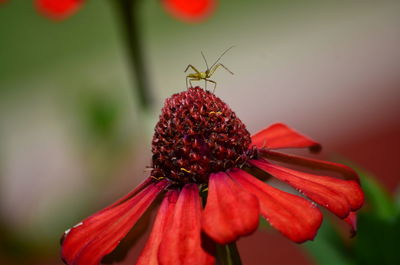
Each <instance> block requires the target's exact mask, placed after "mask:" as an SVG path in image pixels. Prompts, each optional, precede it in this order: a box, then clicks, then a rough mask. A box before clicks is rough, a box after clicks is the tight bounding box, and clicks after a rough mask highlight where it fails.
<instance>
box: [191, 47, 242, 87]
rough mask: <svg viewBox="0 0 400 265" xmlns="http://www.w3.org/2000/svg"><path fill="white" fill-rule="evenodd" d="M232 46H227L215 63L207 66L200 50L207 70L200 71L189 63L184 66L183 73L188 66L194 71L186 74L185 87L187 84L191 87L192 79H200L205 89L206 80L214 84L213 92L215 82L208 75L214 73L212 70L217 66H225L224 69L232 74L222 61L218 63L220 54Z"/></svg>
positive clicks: (215, 85)
mask: <svg viewBox="0 0 400 265" xmlns="http://www.w3.org/2000/svg"><path fill="white" fill-rule="evenodd" d="M233 47H234V46H231V47H229V48H228V49H226V50H225V51H224V52H223V53H222V54H221V56H220V57H219V58H218V59H217V60H216V61H215V63H213V65H211V67H208V63H207V60H206V57H205V56H204V54H203V52H201V56H203V59H204V61H205V63H206V66H207V70H206V71H204V72H200V71H199V70H197V69H196V67H194V66H193V65H191V64H189V65H188V66H187V67H186V70H185V73H186V72H187V70H189V68H192V70H193V71H195V73H191V74H188V75H187V76H186V87H187V88H189V84H190V86H191V87H192V86H193V85H192V81H200V80H204V83H205V89H207V81H208V82H210V83H213V84H214V89H213V92H214V91H215V88H216V87H217V82H215V81H214V80H211V79H210V77H211V76H212V75H213V74H214V72H215V71H216V70H217V69H218V67H220V66H222V67H223V68H225V70H226V71H228V72H229V73H230V74H232V75H233V73H232V72H231V71H230V70H229V69H228V68H227V67H226V66H225V65H223V64H222V63H218V62H219V60H220V59H221V58H222V56H224V55H225V53H227V52H228V51H229V50H230V49H232V48H233Z"/></svg>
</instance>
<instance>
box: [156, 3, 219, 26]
mask: <svg viewBox="0 0 400 265" xmlns="http://www.w3.org/2000/svg"><path fill="white" fill-rule="evenodd" d="M162 4H163V7H164V8H165V10H166V11H167V12H168V13H169V14H171V15H172V16H174V17H176V18H177V19H179V20H182V21H184V22H201V21H203V20H204V19H206V18H207V17H209V16H210V15H211V14H212V13H213V11H214V10H215V8H216V0H162Z"/></svg>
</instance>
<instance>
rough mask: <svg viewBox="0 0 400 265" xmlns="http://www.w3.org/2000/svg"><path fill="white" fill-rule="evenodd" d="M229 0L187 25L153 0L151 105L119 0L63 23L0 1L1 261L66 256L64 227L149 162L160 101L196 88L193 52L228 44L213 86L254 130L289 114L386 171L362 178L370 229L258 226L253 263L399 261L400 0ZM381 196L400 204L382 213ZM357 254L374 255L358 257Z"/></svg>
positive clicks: (249, 257) (146, 17) (344, 153)
mask: <svg viewBox="0 0 400 265" xmlns="http://www.w3.org/2000/svg"><path fill="white" fill-rule="evenodd" d="M218 3H219V4H218V8H217V10H216V12H215V13H214V14H213V15H212V16H211V17H210V18H209V19H208V20H206V21H204V22H202V23H198V24H185V23H182V22H180V21H178V20H175V19H174V18H172V17H171V16H169V15H168V14H167V13H166V12H165V11H164V10H163V9H162V6H161V5H160V3H159V1H157V0H146V1H144V0H143V1H142V5H141V6H140V11H139V12H138V14H140V22H141V24H140V28H141V41H142V43H143V45H144V54H143V56H144V58H145V62H146V65H145V67H146V68H147V70H148V71H149V77H150V78H149V82H150V85H151V88H152V91H151V93H152V95H153V97H154V106H153V108H152V110H151V111H150V112H144V111H142V110H141V109H140V107H139V104H138V102H137V99H136V97H135V92H134V90H135V87H134V82H132V80H134V78H135V76H132V74H131V73H132V71H131V69H130V67H129V61H128V57H127V51H126V45H125V43H124V36H123V35H122V31H121V29H120V23H119V22H120V21H119V19H118V18H117V15H118V13H117V12H116V10H115V6H114V5H113V3H112V0H108V1H107V0H96V1H94V0H92V1H87V2H86V3H85V5H84V7H83V8H82V9H81V10H80V11H79V12H78V13H77V14H75V15H74V16H72V17H71V18H69V19H67V20H65V21H62V22H53V21H50V20H48V19H46V18H44V17H42V16H40V15H39V14H37V12H36V10H35V9H34V8H33V5H32V2H31V1H26V0H10V1H9V2H8V3H5V4H2V5H0V263H1V264H61V261H59V257H58V251H59V246H58V240H59V237H60V235H61V234H62V232H63V231H64V230H66V229H67V228H68V227H70V226H71V225H73V224H75V223H77V222H78V221H79V220H80V219H82V218H83V217H85V216H88V215H90V214H91V213H93V212H94V211H95V210H98V209H100V208H102V207H104V206H105V205H107V204H108V203H110V202H111V201H113V200H114V199H116V198H118V197H120V196H121V195H122V194H124V193H126V192H127V191H129V190H130V189H131V188H132V187H134V186H135V185H136V184H137V183H139V182H140V181H141V180H142V179H143V178H144V177H145V176H146V174H148V173H146V172H145V171H144V168H145V167H146V166H148V165H150V141H151V137H152V130H153V127H154V125H155V122H156V121H157V117H158V115H159V109H160V107H161V106H162V102H163V100H164V98H166V97H168V96H169V95H171V94H172V93H176V92H179V91H182V90H184V89H186V86H185V74H184V73H183V70H184V69H185V67H186V66H187V64H189V63H190V64H193V65H195V66H198V67H199V68H205V65H204V63H203V61H202V58H201V55H200V51H203V52H204V53H205V54H206V56H207V58H208V61H209V62H212V61H213V60H215V59H216V58H217V57H218V56H219V55H220V53H221V52H222V51H223V50H225V49H226V48H228V47H230V46H231V45H235V48H234V49H233V50H232V51H230V52H229V53H228V54H227V55H226V56H225V57H224V58H223V60H222V61H223V63H224V64H225V65H226V66H228V67H229V69H231V70H232V71H233V72H234V73H235V75H234V76H231V75H229V74H228V73H226V72H224V71H223V70H221V71H219V72H217V73H216V74H215V80H217V82H218V86H217V91H216V94H217V95H218V96H219V97H221V98H222V99H223V100H224V101H225V102H227V103H228V104H229V105H230V106H231V107H232V108H233V109H234V110H235V111H236V112H237V114H238V116H239V117H240V118H241V119H242V120H243V121H244V122H245V123H246V124H247V125H248V128H249V130H250V132H252V133H253V132H255V131H257V130H259V129H261V128H263V127H265V126H267V125H268V124H270V123H272V122H276V121H281V122H285V123H287V124H289V125H290V126H293V127H294V128H296V129H298V130H299V131H302V132H304V133H306V134H308V135H310V136H312V137H313V138H315V139H317V140H319V141H321V142H322V143H323V145H324V146H325V147H326V148H325V151H324V153H323V154H322V155H323V156H325V157H331V155H332V154H339V155H340V156H341V157H346V159H348V160H347V161H349V160H350V161H352V162H355V163H357V164H358V165H360V167H362V168H365V169H366V170H367V171H368V172H371V173H372V174H373V175H375V176H377V177H372V179H375V180H374V181H376V182H379V183H382V184H380V185H383V188H382V190H381V189H378V188H375V187H376V184H371V185H370V186H368V185H369V184H364V183H363V184H364V186H366V189H368V188H370V189H372V191H371V192H370V193H367V194H369V196H370V198H371V199H370V200H373V201H374V200H375V201H377V202H376V203H375V205H378V206H375V207H373V206H372V207H369V206H366V207H365V213H364V214H365V215H366V216H368V217H366V218H365V219H361V220H362V221H360V229H361V228H363V227H364V228H363V229H362V231H364V234H363V233H361V232H360V234H359V236H358V237H357V238H355V239H352V240H344V241H342V240H343V239H342V238H343V236H340V234H337V233H336V232H334V231H336V230H335V228H332V227H334V225H332V224H330V223H329V222H328V221H325V223H324V226H323V228H322V231H321V233H320V235H319V237H318V238H317V239H316V241H315V242H314V243H311V244H309V243H308V245H306V246H305V247H304V248H303V247H299V246H297V245H294V244H292V243H290V242H289V241H288V240H286V239H284V238H283V237H281V236H280V235H279V234H278V233H276V232H274V231H270V230H267V231H264V230H263V229H260V231H259V232H257V233H256V234H255V235H252V236H250V237H248V238H245V239H243V240H241V241H240V242H239V248H240V250H241V253H242V255H243V261H244V264H317V263H319V264H377V263H375V262H376V261H379V264H395V263H392V262H393V261H394V260H395V259H396V258H397V253H396V255H395V256H394V257H392V256H390V255H393V253H394V252H393V251H392V249H390V248H386V247H384V250H379V246H386V245H390V244H395V243H394V242H395V241H393V235H398V233H399V230H400V229H399V218H398V217H397V219H396V214H397V215H398V210H396V209H397V208H396V207H398V206H396V204H395V201H394V199H393V198H392V197H393V194H395V192H396V188H397V186H398V184H399V179H400V178H399V177H400V173H399V172H400V166H399V165H400V163H399V162H400V161H399V158H400V151H399V150H400V120H399V114H400V105H399V102H400V76H399V69H400V50H399V48H398V47H400V15H399V14H400V1H390V0H387V1H305V0H301V1H288V0H281V1H272V0H271V1H261V0H251V1H250V0H249V1H241V0H221V1H218ZM200 85H202V83H201V84H200ZM369 174H370V173H368V174H365V175H369ZM370 178H371V177H370ZM371 187H372V188H371ZM374 189H378V191H376V192H374ZM383 190H387V191H388V192H387V194H386V192H385V191H383ZM371 194H372V195H371ZM377 194H378V195H377ZM382 194H386V195H382ZM397 200H398V199H397ZM382 205H384V206H382ZM385 205H386V206H387V205H389V206H387V207H386V206H385ZM397 205H398V204H397ZM382 207H383V208H384V209H386V208H390V209H392V210H388V212H387V213H386V215H385V216H384V217H382V218H380V217H381V216H380V215H379V213H377V211H379V209H381V208H382ZM385 207H386V208H385ZM384 211H385V210H384ZM329 217H330V216H329ZM329 217H328V218H329ZM396 220H397V221H396ZM396 222H397V223H396ZM387 230H388V231H387ZM385 231H386V232H385ZM391 233H393V235H392V236H391V237H389V238H387V237H385V236H383V234H385V235H387V234H391ZM396 233H397V234H396ZM369 235H371V237H372V238H373V239H371V237H369ZM360 238H361V239H360ZM365 238H366V239H365ZM357 240H359V242H358V243H357ZM332 242H334V243H332ZM338 242H339V243H338ZM360 242H361V243H360ZM365 242H366V243H365ZM377 242H379V244H376V243H377ZM385 242H386V244H385ZM389 243H390V244H389ZM354 246H357V247H354ZM375 249H376V253H375V254H376V255H375V256H373V255H374V254H373V253H374V250H375ZM135 251H140V248H139V250H134V251H133V252H132V253H131V254H129V256H128V260H127V261H126V262H125V263H126V264H128V263H129V264H130V263H132V262H133V260H134V255H135V253H134V252H135ZM385 251H389V253H392V254H388V253H386V252H385ZM390 251H392V252H390ZM343 253H347V254H346V255H344V256H343ZM357 253H358V254H357ZM360 253H361V254H363V253H364V254H365V253H372V254H371V255H372V256H373V257H367V258H365V257H364V256H363V255H361V256H362V258H360V259H358V260H357V258H356V257H359V256H360V255H359V254H360ZM384 253H385V254H384ZM387 257H389V258H387ZM324 258H325V259H324ZM335 258H336V259H335ZM385 258H387V259H385ZM327 259H328V260H331V263H329V261H327ZM368 261H369V262H370V263H367V262H368ZM372 261H373V262H372Z"/></svg>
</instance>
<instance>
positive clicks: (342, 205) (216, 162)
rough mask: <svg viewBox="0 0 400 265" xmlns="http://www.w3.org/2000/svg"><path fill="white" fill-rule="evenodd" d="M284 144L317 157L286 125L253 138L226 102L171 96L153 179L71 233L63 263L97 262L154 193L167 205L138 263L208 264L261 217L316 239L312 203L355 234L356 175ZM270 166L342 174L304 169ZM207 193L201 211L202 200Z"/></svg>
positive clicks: (199, 92) (194, 93)
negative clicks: (218, 248) (217, 248)
mask: <svg viewBox="0 0 400 265" xmlns="http://www.w3.org/2000/svg"><path fill="white" fill-rule="evenodd" d="M281 148H309V149H310V150H311V151H312V152H318V151H319V150H320V149H321V146H320V145H319V144H318V143H317V142H315V141H313V140H311V139H310V138H308V137H306V136H303V135H301V134H299V133H298V132H296V131H294V130H292V129H290V128H289V127H287V126H286V125H284V124H282V123H277V124H274V125H272V126H269V127H267V128H266V129H264V130H262V131H260V132H258V133H257V134H255V135H253V136H250V134H249V132H248V131H247V130H246V127H245V125H244V124H243V123H242V122H241V121H240V119H239V118H237V117H236V115H235V113H234V112H233V111H232V110H231V109H230V108H229V106H228V105H226V104H225V103H224V102H223V101H222V100H221V99H219V98H218V97H216V96H215V95H214V94H213V93H211V92H209V91H205V90H203V89H201V88H199V87H195V88H189V89H188V90H187V91H184V92H181V93H178V94H175V95H173V96H172V97H170V98H168V99H167V100H166V102H165V105H164V107H163V109H162V112H161V115H160V119H159V122H158V123H157V125H156V127H155V134H154V137H153V141H152V153H153V157H152V172H151V177H149V178H148V179H146V180H145V181H144V182H143V183H142V184H141V185H139V186H138V187H137V188H136V189H134V190H133V191H132V192H130V193H129V194H128V195H126V196H125V197H123V198H121V199H120V200H118V201H117V202H115V203H114V204H112V205H110V206H108V207H107V208H105V209H103V210H101V211H99V212H97V213H96V214H94V215H92V216H90V217H88V218H86V219H85V220H83V221H82V222H81V223H79V224H78V225H76V226H74V227H73V228H71V229H69V230H67V231H66V232H65V234H64V238H63V240H62V258H63V260H64V261H65V262H66V263H67V264H69V265H95V264H99V263H100V261H101V259H102V258H103V257H104V256H105V255H107V254H108V253H110V252H112V251H113V250H114V249H115V248H116V247H117V245H118V244H119V242H120V241H121V240H122V238H124V237H125V235H126V234H127V233H128V232H129V230H131V228H132V227H133V226H134V225H135V223H136V222H137V221H138V220H139V218H140V217H141V216H142V215H143V213H144V212H145V211H146V210H147V209H148V207H149V206H150V205H151V204H152V203H153V201H154V200H155V199H156V198H157V196H158V195H159V194H163V196H164V199H163V201H162V203H161V206H160V208H159V210H158V214H157V217H156V219H155V222H154V224H153V229H152V232H151V234H150V237H149V239H148V241H147V244H146V246H145V248H144V249H143V251H142V253H141V255H140V257H139V259H138V262H137V264H164V265H179V264H214V255H213V251H212V249H213V248H212V244H210V242H213V241H214V242H217V243H220V244H227V243H231V242H234V241H236V240H237V239H238V238H239V237H241V236H245V235H249V234H251V233H252V232H254V231H255V230H256V229H257V227H258V220H259V215H262V216H263V217H264V218H265V219H266V220H267V221H268V222H269V223H270V224H271V225H272V226H273V227H274V228H275V229H277V230H278V231H279V232H281V233H282V234H283V235H284V236H286V237H287V238H289V239H290V240H292V241H294V242H297V243H301V242H304V241H306V240H312V239H313V238H314V237H315V235H316V233H317V231H318V229H319V227H320V225H321V222H322V214H321V211H320V209H319V208H318V207H317V205H316V203H317V204H319V205H320V206H322V207H325V208H327V209H328V210H329V211H331V212H332V213H334V214H335V215H336V216H338V217H339V218H341V219H344V220H345V221H346V222H348V223H349V224H351V225H352V228H353V230H355V226H356V222H355V221H356V220H355V211H356V210H358V209H359V208H360V207H361V206H362V204H363V202H364V194H363V192H362V190H361V188H360V186H359V183H358V176H357V174H356V173H355V172H354V171H353V170H352V169H350V168H348V167H346V166H344V165H341V164H336V163H331V162H326V161H319V160H315V159H308V158H303V157H299V156H294V155H287V154H284V153H280V152H276V151H274V150H275V149H281ZM272 161H275V162H279V163H285V164H289V165H296V166H303V167H307V168H309V169H314V170H315V169H317V170H318V169H319V170H324V171H331V172H336V173H341V174H342V175H343V176H344V177H345V178H344V179H338V178H333V177H328V176H322V175H315V174H310V173H304V172H300V171H297V170H293V169H289V168H287V167H283V166H281V165H278V164H275V163H273V162H272ZM271 176H273V177H275V178H277V179H278V180H280V181H282V182H285V183H286V184H288V185H290V186H292V187H294V188H295V189H296V190H298V191H299V192H300V193H301V194H303V195H304V196H305V197H308V199H310V200H311V201H310V200H307V199H306V198H303V197H301V196H298V195H295V194H292V193H288V192H286V191H282V190H279V189H277V188H275V187H273V186H271V185H268V184H267V183H265V182H264V181H265V180H267V179H268V178H269V177H271ZM206 191H207V192H206ZM207 193H208V195H207V198H206V202H205V206H204V209H203V207H202V202H201V196H206V194H207ZM312 201H313V202H312ZM202 232H205V234H206V236H205V235H203V234H202ZM210 239H211V240H210Z"/></svg>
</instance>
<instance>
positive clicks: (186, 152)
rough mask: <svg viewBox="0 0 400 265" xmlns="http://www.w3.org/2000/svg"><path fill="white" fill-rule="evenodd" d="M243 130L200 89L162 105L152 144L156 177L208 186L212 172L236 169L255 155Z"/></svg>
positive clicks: (218, 102) (221, 104) (226, 109)
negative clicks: (206, 184)
mask: <svg viewBox="0 0 400 265" xmlns="http://www.w3.org/2000/svg"><path fill="white" fill-rule="evenodd" d="M250 143H251V139H250V134H249V132H248V131H247V130H246V127H245V125H244V124H243V123H242V122H241V120H240V119H239V118H237V117H236V115H235V113H234V112H233V111H232V110H231V109H230V108H229V107H228V105H226V104H225V103H224V102H223V101H222V100H221V99H219V98H218V97H216V96H215V95H214V94H212V93H211V92H209V91H205V90H203V89H202V88H200V87H194V88H189V89H188V90H187V91H184V92H181V93H178V94H174V95H172V96H171V97H170V98H168V99H167V100H166V101H165V105H164V107H163V109H162V111H161V115H160V120H159V121H158V123H157V125H156V127H155V133H154V136H153V142H152V152H153V165H152V167H153V170H152V176H153V177H154V178H157V179H159V178H168V179H170V180H172V181H174V182H176V183H177V184H181V183H199V184H201V183H208V178H209V175H210V174H211V173H214V172H219V171H226V170H229V169H231V168H234V167H240V166H241V165H243V164H244V163H245V162H246V161H247V160H248V159H250V158H251V157H252V156H253V155H254V154H253V151H251V150H249V145H250Z"/></svg>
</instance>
